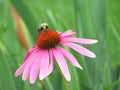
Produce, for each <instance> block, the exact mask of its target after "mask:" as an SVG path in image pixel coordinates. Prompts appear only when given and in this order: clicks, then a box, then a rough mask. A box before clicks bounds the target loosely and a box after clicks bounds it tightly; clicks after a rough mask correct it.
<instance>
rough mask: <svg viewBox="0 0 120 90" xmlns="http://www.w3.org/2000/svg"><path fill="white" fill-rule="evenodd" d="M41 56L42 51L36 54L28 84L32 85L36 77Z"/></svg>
mask: <svg viewBox="0 0 120 90" xmlns="http://www.w3.org/2000/svg"><path fill="white" fill-rule="evenodd" d="M41 56H42V51H40V52H38V54H37V56H36V59H35V60H34V63H33V65H32V68H31V70H30V83H31V84H33V83H34V82H35V80H36V78H37V76H38V73H39V69H40V63H41Z"/></svg>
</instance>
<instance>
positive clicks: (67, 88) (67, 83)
mask: <svg viewBox="0 0 120 90" xmlns="http://www.w3.org/2000/svg"><path fill="white" fill-rule="evenodd" d="M59 71H60V74H61V76H62V79H63V82H64V85H65V88H66V90H70V86H69V82H68V81H67V80H66V79H65V77H64V76H63V74H62V72H61V70H60V69H59Z"/></svg>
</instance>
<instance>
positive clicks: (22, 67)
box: [15, 60, 28, 77]
mask: <svg viewBox="0 0 120 90" xmlns="http://www.w3.org/2000/svg"><path fill="white" fill-rule="evenodd" d="M27 62H28V60H26V61H25V62H24V63H23V64H22V65H21V66H20V67H19V68H18V69H17V71H16V72H15V76H16V77H17V76H19V75H20V74H21V73H22V72H23V70H24V68H25V66H26V64H27Z"/></svg>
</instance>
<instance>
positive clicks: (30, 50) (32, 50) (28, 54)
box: [24, 45, 38, 61]
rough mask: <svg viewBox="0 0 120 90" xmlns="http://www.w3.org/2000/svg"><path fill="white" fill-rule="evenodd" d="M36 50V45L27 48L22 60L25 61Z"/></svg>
mask: <svg viewBox="0 0 120 90" xmlns="http://www.w3.org/2000/svg"><path fill="white" fill-rule="evenodd" d="M36 50H38V47H37V45H34V46H33V47H32V48H31V49H29V50H28V51H27V52H26V55H25V58H24V61H25V60H26V59H27V58H28V57H29V56H30V55H31V54H32V53H33V52H34V51H36Z"/></svg>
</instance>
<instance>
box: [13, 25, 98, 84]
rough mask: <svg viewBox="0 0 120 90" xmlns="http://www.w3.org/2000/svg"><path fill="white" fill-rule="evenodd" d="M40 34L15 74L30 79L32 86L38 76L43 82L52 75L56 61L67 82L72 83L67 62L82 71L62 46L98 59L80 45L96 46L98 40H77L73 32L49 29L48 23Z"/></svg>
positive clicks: (40, 28) (40, 30) (42, 27)
mask: <svg viewBox="0 0 120 90" xmlns="http://www.w3.org/2000/svg"><path fill="white" fill-rule="evenodd" d="M38 32H39V34H38V36H37V40H36V43H35V45H34V46H33V47H32V48H31V49H29V50H28V51H27V52H26V55H25V58H24V62H23V64H22V65H21V66H20V67H19V68H18V69H17V71H16V72H15V76H19V75H20V74H22V80H26V79H27V78H30V83H31V84H34V83H35V81H36V78H37V77H38V75H39V79H40V80H43V79H44V78H45V77H47V76H48V75H50V74H51V72H52V71H53V68H54V60H56V62H57V64H58V66H59V67H60V70H61V72H62V74H63V76H64V77H65V79H66V80H67V81H70V80H71V77H70V72H69V69H68V66H67V63H66V60H68V61H69V62H70V63H71V64H72V65H73V66H76V67H78V68H80V69H82V67H81V65H80V64H79V63H78V61H77V60H76V58H75V57H74V56H73V55H72V54H71V53H70V52H69V51H67V50H66V49H64V48H63V47H61V45H65V46H67V47H69V48H71V49H73V50H75V51H77V52H78V53H80V54H82V55H84V56H87V57H90V58H95V57H96V55H95V54H94V53H93V52H91V51H89V50H88V49H86V48H85V47H83V46H81V45H80V44H84V45H87V44H94V43H97V42H98V41H97V40H92V39H84V38H77V37H76V36H73V35H74V34H75V32H74V31H73V30H67V31H65V32H59V31H55V30H53V29H49V27H48V24H46V23H43V24H41V26H40V27H39V28H38Z"/></svg>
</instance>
